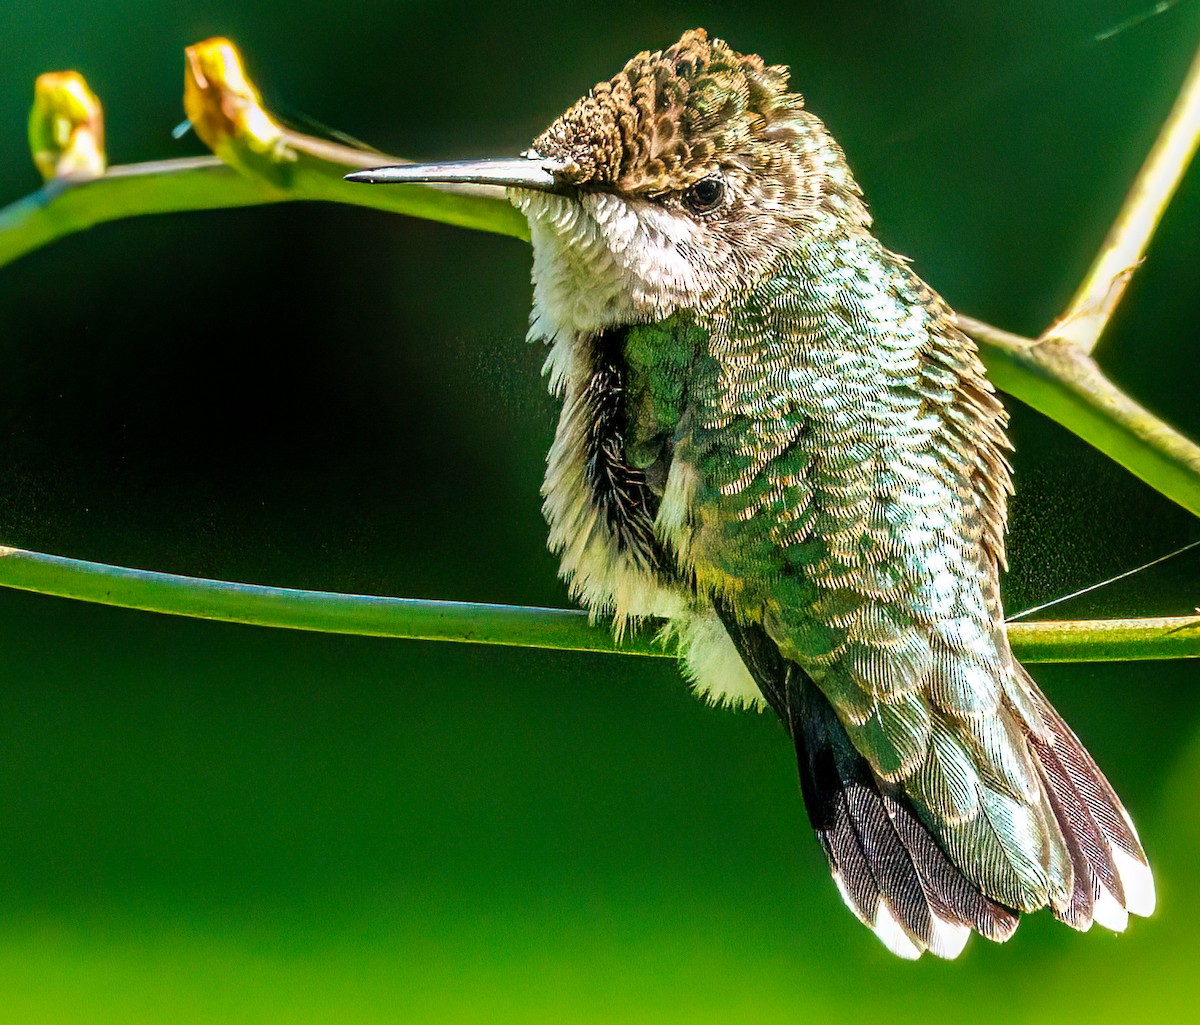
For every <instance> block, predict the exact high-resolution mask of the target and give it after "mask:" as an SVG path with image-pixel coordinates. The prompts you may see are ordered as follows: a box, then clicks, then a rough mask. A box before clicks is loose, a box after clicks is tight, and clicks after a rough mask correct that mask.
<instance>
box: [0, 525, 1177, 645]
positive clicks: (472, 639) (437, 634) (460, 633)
mask: <svg viewBox="0 0 1200 1025" xmlns="http://www.w3.org/2000/svg"><path fill="white" fill-rule="evenodd" d="M0 587H12V588H16V589H18V590H24V591H35V592H37V593H39V594H49V595H56V596H58V597H62V598H74V599H77V600H79V601H88V602H96V603H99V604H102V605H115V606H119V607H121V608H127V609H141V610H143V611H146V612H160V613H167V614H169V615H175V616H190V617H192V618H195V619H212V620H220V621H222V622H226V623H244V624H249V625H253V626H273V627H282V628H285V629H291V630H313V631H318V632H322V633H338V634H359V635H366V636H370V637H402V638H409V639H414V640H427V641H458V642H460V643H466V644H499V645H508V646H515V647H524V648H553V649H558V650H568V651H595V652H606V653H610V654H626V655H660V656H661V655H671V654H673V651H672V650H671V649H670V647H669V646H668V647H667V648H664V647H663V646H662V645H661V644H659V643H658V641H657V640H656V639H655V633H656V631H654V630H645V631H642V632H641V633H639V634H637V635H634V636H632V637H629V638H627V639H626V640H624V641H623V642H621V643H620V644H618V643H617V642H616V641H615V640H614V639H613V635H612V631H611V630H610V629H609V628H608V627H607V626H606V625H602V624H593V623H591V622H589V620H588V617H587V615H586V613H583V612H577V611H573V610H569V609H541V608H529V607H525V606H512V605H484V604H477V603H473V602H453V601H427V600H423V599H417V598H382V597H375V596H373V595H362V594H339V593H336V592H332V591H299V590H293V589H291V588H286V587H266V586H263V585H260V584H236V583H230V582H228V581H224V580H203V579H200V578H197V577H186V576H177V575H175V574H171V573H155V572H151V571H149V570H140V569H127V568H124V567H120V566H106V565H103V564H101V563H96V562H83V561H81V560H79V559H67V558H63V557H61V556H56V555H42V554H40V553H38V552H27V551H23V550H21V549H18V548H0ZM1008 634H1009V639H1010V640H1011V641H1012V645H1013V650H1014V651H1015V652H1016V653H1017V655H1018V657H1020V658H1022V659H1024V660H1025V661H1027V662H1095V661H1108V660H1111V659H1122V660H1128V659H1166V658H1195V657H1200V617H1187V618H1176V619H1147V620H1100V621H1095V622H1086V621H1084V622H1067V623H1056V622H1044V623H1012V624H1010V626H1009V628H1008Z"/></svg>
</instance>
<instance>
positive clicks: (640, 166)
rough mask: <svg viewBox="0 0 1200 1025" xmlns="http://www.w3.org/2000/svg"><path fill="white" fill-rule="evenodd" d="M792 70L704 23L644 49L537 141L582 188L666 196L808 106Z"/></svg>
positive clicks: (540, 151)
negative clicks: (740, 47) (737, 46)
mask: <svg viewBox="0 0 1200 1025" xmlns="http://www.w3.org/2000/svg"><path fill="white" fill-rule="evenodd" d="M787 85H788V70H787V68H785V67H782V66H769V65H766V64H764V63H763V60H762V58H761V57H758V56H755V55H743V54H739V53H735V52H734V51H733V50H732V49H730V48H729V47H728V46H727V45H726V44H725V42H724V41H723V40H720V39H713V40H710V39H709V38H708V35H707V33H706V32H705V31H704V29H693V30H692V31H690V32H685V33H684V35H683V37H682V38H681V39H680V40H679V42H677V43H675V44H674V45H673V46H671V47H669V48H668V49H666V50H658V51H654V52H649V51H645V52H643V53H639V54H638V55H637V56H636V57H634V58H633V59H632V60H631V61H629V63H628V64H626V65H625V67H624V68H623V69H622V70H621V72H620V73H619V74H617V75H616V76H615V77H614V78H612V79H611V80H609V81H607V82H601V83H600V84H598V85H597V86H595V87H594V88H593V89H592V90H591V92H590V93H588V95H587V96H585V97H584V98H583V99H581V100H580V101H579V102H578V103H576V104H575V105H574V106H573V107H571V108H570V109H569V110H568V111H567V112H566V113H565V114H563V115H562V116H561V117H559V118H558V120H556V121H555V122H554V123H553V124H552V125H551V126H550V127H549V128H548V129H546V131H545V132H543V133H542V134H541V135H540V136H539V137H538V138H537V139H536V140H535V141H534V144H533V148H534V150H535V151H536V152H537V153H538V154H539V155H541V156H545V157H557V158H560V159H564V160H567V161H569V162H570V164H571V165H573V166H572V167H570V168H569V170H568V171H567V172H566V174H565V175H564V177H565V178H566V179H567V180H569V181H570V182H571V183H572V184H575V185H584V186H587V185H595V186H600V187H605V186H607V187H615V188H617V189H619V190H621V191H623V192H648V193H658V192H667V191H672V190H680V189H684V188H687V187H688V186H689V185H691V184H693V183H694V182H696V181H698V180H699V179H700V178H703V177H704V176H705V175H706V174H709V173H711V172H712V171H713V170H715V169H716V168H717V166H718V165H719V159H720V156H721V155H722V154H729V153H739V154H745V153H747V152H748V151H752V150H753V148H754V145H755V143H756V142H765V141H766V140H767V138H768V133H769V129H770V128H771V126H772V125H773V124H774V123H775V122H777V121H779V120H781V119H786V118H787V117H788V116H789V115H791V114H793V113H794V112H795V111H797V110H799V109H800V108H801V107H803V105H804V101H803V99H802V98H801V97H800V96H799V95H798V94H797V93H790V92H788V89H787Z"/></svg>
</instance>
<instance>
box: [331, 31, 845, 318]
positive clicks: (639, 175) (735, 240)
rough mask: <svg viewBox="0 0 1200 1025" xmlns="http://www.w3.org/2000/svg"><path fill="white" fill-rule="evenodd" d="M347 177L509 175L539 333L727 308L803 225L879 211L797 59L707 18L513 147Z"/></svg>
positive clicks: (495, 179)
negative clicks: (802, 87) (797, 72)
mask: <svg viewBox="0 0 1200 1025" xmlns="http://www.w3.org/2000/svg"><path fill="white" fill-rule="evenodd" d="M351 177H352V178H357V179H358V180H366V181H421V182H433V181H440V182H451V181H452V182H471V183H477V184H495V185H504V186H507V187H508V189H509V198H510V200H511V201H512V202H513V203H514V205H516V206H517V208H518V209H520V210H521V211H522V212H523V213H524V214H525V215H526V217H527V218H528V219H529V223H530V230H531V235H532V241H533V246H534V256H535V264H534V279H535V286H536V289H537V296H536V299H537V306H538V308H539V311H540V313H541V315H542V316H543V317H545V318H547V319H548V320H550V321H551V322H550V323H547V324H545V325H543V330H542V332H541V333H543V334H550V333H553V332H554V331H556V330H557V329H558V328H559V327H569V328H571V329H574V330H577V331H596V330H602V329H604V328H606V327H610V326H614V325H617V324H622V323H632V322H638V321H650V320H658V319H661V318H663V317H666V316H669V315H670V314H671V313H673V312H674V311H675V310H678V309H681V308H686V309H706V308H707V309H712V308H715V307H717V306H720V305H722V304H723V303H726V302H729V301H730V300H732V299H734V298H735V297H736V293H737V292H738V291H739V290H740V289H746V288H748V287H750V286H752V285H753V284H754V283H755V282H756V281H758V280H759V279H760V278H761V277H762V276H763V275H764V274H766V273H767V272H768V271H769V270H770V268H771V265H772V264H773V263H774V262H775V261H777V260H778V259H779V258H780V256H781V255H782V254H783V253H784V252H785V251H786V250H787V249H788V248H789V247H791V246H794V245H796V244H798V243H799V242H800V241H801V240H802V239H803V238H804V236H805V235H806V234H811V233H814V232H826V231H833V230H845V229H846V227H848V226H853V225H862V226H865V225H867V224H868V223H869V218H868V216H867V213H866V210H865V207H864V206H863V203H862V200H861V197H860V194H859V191H858V187H857V185H856V184H855V182H854V179H853V177H852V176H851V174H850V171H849V169H848V167H847V166H846V161H845V157H844V156H843V154H842V151H841V149H840V147H839V146H838V145H837V143H836V142H835V141H834V140H833V138H832V137H831V136H830V135H829V133H828V132H827V131H826V129H825V126H824V125H823V124H822V123H821V121H820V120H819V119H818V118H817V117H815V116H814V115H812V114H810V113H809V112H808V111H806V110H805V109H804V101H803V99H802V97H801V96H800V95H799V94H798V93H793V92H789V91H788V71H787V69H786V68H784V67H779V66H768V65H766V64H765V63H764V62H763V60H762V58H761V57H757V56H753V55H750V56H747V55H743V54H739V53H736V52H734V51H733V50H732V49H730V48H729V46H727V45H726V44H725V43H724V42H723V41H721V40H719V39H713V40H710V39H709V38H708V36H707V34H706V33H705V32H704V30H703V29H696V30H693V31H690V32H687V33H685V34H684V35H683V37H682V38H681V39H680V40H679V41H678V42H677V43H675V44H674V45H673V46H671V47H668V48H667V49H666V50H660V51H655V52H643V53H640V54H638V55H637V56H636V57H634V58H633V59H632V60H630V61H629V62H628V63H627V64H626V65H625V67H624V68H623V69H622V70H621V71H620V72H619V73H618V74H617V75H616V76H615V77H614V78H612V79H610V80H609V81H607V82H601V83H599V84H598V85H596V86H595V87H594V88H593V89H592V90H591V91H590V92H589V93H588V94H587V95H586V96H585V97H583V98H582V99H581V100H579V101H578V102H577V103H576V104H575V105H574V106H572V107H571V108H570V109H569V110H567V111H566V113H564V114H563V115H562V116H561V117H559V118H558V119H557V120H556V121H555V122H554V123H553V124H551V125H550V127H549V128H547V129H546V131H544V132H543V133H542V134H541V135H539V136H538V137H537V139H535V140H534V143H533V146H532V148H531V149H529V150H527V151H526V152H525V153H523V154H522V155H521V156H520V157H518V158H516V159H505V160H486V161H463V162H457V163H453V164H428V165H406V166H400V167H397V168H383V169H379V170H376V171H366V172H361V173H360V174H359V175H357V176H351Z"/></svg>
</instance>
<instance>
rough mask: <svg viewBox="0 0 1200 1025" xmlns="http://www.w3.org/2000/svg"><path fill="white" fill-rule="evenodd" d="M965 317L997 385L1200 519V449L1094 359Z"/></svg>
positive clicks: (1068, 347)
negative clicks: (1126, 390) (1119, 384)
mask: <svg viewBox="0 0 1200 1025" xmlns="http://www.w3.org/2000/svg"><path fill="white" fill-rule="evenodd" d="M958 319H959V324H960V326H961V327H962V328H963V330H965V331H966V332H967V333H968V334H969V335H971V336H972V337H973V338H975V339H976V340H977V341H979V342H981V343H983V345H982V348H981V350H980V355H981V356H982V357H983V361H984V363H985V364H986V365H987V369H988V374H989V376H990V377H991V379H992V381H993V382H994V383H995V385H996V386H997V387H998V388H1000V389H1002V390H1003V391H1006V392H1008V393H1009V394H1010V395H1013V396H1015V397H1016V398H1018V399H1020V400H1021V401H1022V402H1024V403H1026V404H1028V405H1030V406H1032V407H1033V408H1034V409H1036V410H1037V411H1038V412H1039V413H1043V414H1044V415H1046V416H1048V417H1050V419H1051V420H1054V421H1055V422H1056V423H1059V424H1062V426H1064V427H1066V428H1067V429H1068V430H1069V431H1071V432H1072V433H1073V434H1076V435H1078V436H1079V437H1080V438H1082V439H1083V440H1084V441H1086V442H1087V443H1088V444H1090V445H1093V446H1095V447H1096V448H1097V449H1099V450H1100V451H1101V452H1103V453H1104V454H1105V455H1107V456H1108V457H1109V458H1111V459H1113V460H1114V461H1116V462H1117V463H1120V465H1121V466H1123V467H1125V469H1127V470H1129V471H1130V473H1132V474H1134V475H1135V476H1137V477H1140V478H1141V479H1142V480H1144V481H1145V482H1146V483H1147V484H1149V485H1150V486H1151V487H1152V488H1154V489H1155V490H1156V491H1158V492H1160V493H1162V494H1164V495H1166V496H1167V497H1168V498H1170V499H1171V500H1172V501H1174V502H1178V503H1179V504H1180V505H1181V506H1183V507H1184V508H1185V509H1187V510H1188V511H1189V512H1191V513H1193V514H1194V515H1196V516H1200V446H1197V445H1196V444H1195V442H1193V441H1190V440H1189V439H1188V438H1186V437H1184V436H1183V435H1182V434H1180V433H1179V432H1178V431H1176V430H1174V429H1173V428H1172V427H1170V426H1168V425H1167V424H1165V423H1163V421H1162V420H1160V419H1158V417H1156V416H1155V415H1154V414H1153V413H1151V412H1150V411H1149V410H1147V409H1145V408H1144V407H1142V406H1140V405H1138V404H1137V403H1136V402H1135V401H1134V400H1133V399H1132V398H1130V397H1129V396H1128V395H1126V394H1125V393H1124V392H1123V391H1121V389H1120V388H1118V387H1117V386H1116V385H1115V384H1113V383H1112V382H1111V381H1110V380H1109V379H1108V378H1107V377H1105V376H1104V373H1103V371H1101V369H1100V367H1099V366H1097V364H1096V362H1095V360H1093V359H1092V358H1091V356H1089V355H1088V354H1087V353H1086V352H1084V351H1083V350H1082V349H1079V348H1077V347H1076V346H1074V345H1072V344H1070V343H1068V342H1064V341H1061V340H1059V339H1054V338H1051V339H1047V340H1045V341H1042V342H1035V341H1034V340H1033V339H1031V338H1022V337H1021V336H1020V335H1014V334H1011V333H1010V332H1008V331H1002V330H1000V329H999V328H995V327H992V326H991V325H990V324H984V323H983V322H982V321H978V320H973V319H971V318H970V317H959V318H958Z"/></svg>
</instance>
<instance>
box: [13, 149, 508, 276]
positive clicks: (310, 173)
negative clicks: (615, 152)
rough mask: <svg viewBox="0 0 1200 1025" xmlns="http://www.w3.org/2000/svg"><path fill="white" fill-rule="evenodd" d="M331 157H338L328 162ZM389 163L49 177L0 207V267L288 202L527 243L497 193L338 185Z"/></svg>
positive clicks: (357, 159) (201, 167) (170, 163)
mask: <svg viewBox="0 0 1200 1025" xmlns="http://www.w3.org/2000/svg"><path fill="white" fill-rule="evenodd" d="M313 141H314V142H319V141H320V140H313ZM334 152H336V154H337V155H338V156H339V157H342V158H343V159H342V160H340V161H335V160H332V159H327V158H328V157H330V156H332V155H333V153H334ZM350 154H354V158H353V159H350V158H349V157H350ZM390 159H391V158H390V157H381V156H380V155H379V154H378V153H368V152H365V151H363V152H359V151H357V150H350V149H348V148H347V147H338V148H337V150H336V151H332V152H330V151H326V153H325V158H321V157H317V156H315V155H311V154H309V155H308V156H307V157H306V159H304V160H303V161H297V165H296V166H295V167H294V168H292V169H291V173H290V175H289V180H288V181H287V184H286V185H284V186H279V185H275V184H272V183H270V182H268V181H266V180H265V179H262V178H252V177H249V176H247V175H245V174H242V173H240V172H239V171H236V170H234V169H233V168H232V167H230V166H229V165H228V164H226V163H224V162H223V161H221V160H220V159H218V158H217V157H195V158H190V159H181V160H159V161H154V162H151V163H145V164H128V165H125V166H121V167H113V168H109V170H108V171H106V172H105V173H104V174H103V175H101V176H99V177H97V178H82V179H72V178H55V179H53V180H52V181H50V182H49V183H47V184H46V185H45V186H43V187H42V188H41V189H39V190H38V191H37V192H35V193H33V194H32V195H30V196H26V197H25V198H24V199H20V200H17V202H15V203H12V204H10V205H9V206H7V207H4V208H3V209H0V267H3V266H4V265H5V264H8V263H12V262H13V261H14V260H17V259H19V258H20V257H22V256H24V255H26V254H27V253H31V252H33V251H34V250H35V249H40V248H41V247H42V246H46V245H49V244H50V243H51V242H54V241H57V240H58V239H60V238H64V237H65V236H67V235H72V234H74V233H75V232H79V231H84V230H86V229H88V228H91V227H94V226H95V225H97V224H103V223H105V222H107V221H119V220H123V219H124V218H127V217H140V216H142V215H144V214H163V213H178V212H181V211H185V210H217V209H222V208H226V207H242V206H258V205H261V204H265V203H284V202H289V201H292V200H325V201H328V202H334V203H350V204H352V205H354V206H365V207H371V208H373V209H376V210H384V211H387V212H389V213H398V214H408V215H409V216H412V217H424V218H427V219H429V220H433V221H441V222H443V223H446V224H455V225H458V226H460V227H464V228H474V229H476V230H478V231H489V232H495V233H496V234H500V235H509V236H512V237H514V238H522V239H524V238H528V237H529V225H528V223H527V222H526V220H525V218H524V217H522V216H521V214H520V213H518V212H517V211H516V210H515V209H514V208H513V207H512V206H511V205H510V204H509V203H508V201H507V200H505V198H504V196H503V193H502V192H500V190H491V191H488V192H485V191H484V190H483V189H463V188H453V187H443V188H435V187H433V186H424V187H419V186H414V187H412V188H411V189H364V188H362V187H361V186H360V187H358V188H356V187H354V186H353V185H350V184H348V183H347V182H344V181H342V175H343V174H345V173H346V171H347V170H348V169H352V168H361V167H367V166H370V165H371V164H372V163H378V162H386V161H388V160H390Z"/></svg>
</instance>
